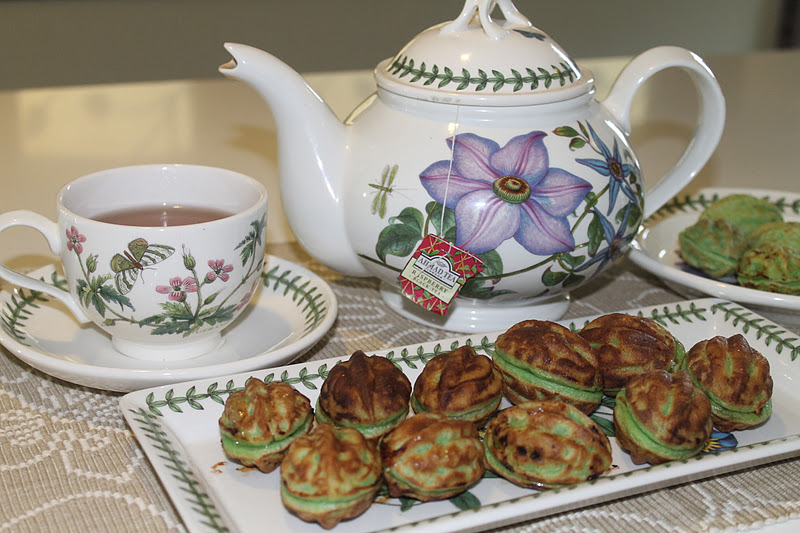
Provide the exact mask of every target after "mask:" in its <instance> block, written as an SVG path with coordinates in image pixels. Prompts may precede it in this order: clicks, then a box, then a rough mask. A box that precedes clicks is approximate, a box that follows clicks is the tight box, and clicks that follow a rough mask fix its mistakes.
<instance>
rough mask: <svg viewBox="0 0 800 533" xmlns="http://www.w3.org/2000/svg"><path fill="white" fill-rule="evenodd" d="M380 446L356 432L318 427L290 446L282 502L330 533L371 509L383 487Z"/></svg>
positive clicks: (284, 464)
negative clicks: (378, 447)
mask: <svg viewBox="0 0 800 533" xmlns="http://www.w3.org/2000/svg"><path fill="white" fill-rule="evenodd" d="M382 480H383V478H382V476H381V458H380V453H379V452H378V449H377V446H376V444H375V442H374V441H369V440H367V439H366V438H364V436H363V435H362V434H361V432H359V431H358V430H355V429H353V428H346V427H335V426H334V425H332V424H328V423H323V424H318V425H317V426H316V427H315V428H314V429H313V430H312V431H311V432H310V433H308V434H306V435H303V436H301V437H300V438H298V439H297V440H295V441H294V442H292V444H291V446H289V450H288V451H287V453H286V456H285V457H284V458H283V462H281V501H282V502H283V505H284V506H285V507H286V508H287V509H288V510H289V511H291V512H292V513H294V514H296V515H297V516H298V517H299V518H300V519H302V520H305V521H306V522H317V523H319V525H321V526H322V527H324V528H326V529H330V528H332V527H334V526H336V525H337V524H338V523H339V522H341V521H342V520H347V519H350V518H355V517H356V516H358V515H360V514H362V513H363V512H364V511H366V510H367V508H369V506H370V505H371V504H372V501H373V500H374V498H375V493H376V492H377V491H378V488H379V487H380V485H381V482H382Z"/></svg>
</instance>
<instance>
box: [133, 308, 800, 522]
mask: <svg viewBox="0 0 800 533" xmlns="http://www.w3.org/2000/svg"><path fill="white" fill-rule="evenodd" d="M627 312H629V313H632V314H640V315H642V316H646V317H648V318H653V319H655V320H657V321H658V322H660V323H661V324H662V325H664V326H665V327H667V328H668V329H669V330H670V332H672V334H673V335H675V336H676V337H677V338H678V339H679V340H681V341H682V342H683V344H684V345H685V346H686V349H687V350H688V349H689V348H691V346H693V345H694V344H695V343H696V342H698V341H700V340H703V339H707V338H711V337H714V336H717V335H722V336H725V337H730V336H732V335H735V334H737V333H741V334H742V335H744V336H745V337H746V338H747V340H748V342H749V343H750V344H751V346H753V347H754V348H756V349H757V350H759V351H760V352H761V353H762V354H763V355H764V356H765V357H767V359H768V360H769V362H770V366H771V374H772V377H773V380H774V393H773V414H772V417H771V418H770V419H769V420H768V421H767V422H766V423H765V424H763V425H761V426H759V427H757V428H754V429H750V430H745V431H737V432H735V433H734V434H733V435H734V436H735V437H736V439H737V440H738V445H737V447H736V448H734V449H728V450H723V451H720V452H717V453H709V454H702V455H699V456H697V457H695V458H692V459H689V460H685V461H674V462H671V463H668V464H665V465H660V466H649V465H635V464H633V463H632V462H631V461H630V458H629V456H628V455H627V454H625V453H624V452H622V451H621V450H620V449H619V447H618V446H617V444H616V441H615V439H614V438H611V442H612V446H613V449H614V453H613V465H614V466H613V467H612V470H611V472H609V473H608V474H605V475H603V476H601V477H600V478H599V479H597V480H594V481H590V482H585V483H580V484H577V485H574V486H571V487H568V488H562V489H557V490H549V491H542V492H539V491H535V490H528V489H522V488H519V487H517V486H515V485H512V484H511V483H509V482H507V481H505V480H503V479H500V478H484V479H482V480H481V481H480V483H478V485H477V486H475V487H473V488H472V489H470V491H469V494H467V495H466V496H467V497H462V498H458V499H456V500H454V501H450V500H447V501H443V502H431V503H424V504H422V503H418V502H416V503H415V504H414V505H412V506H410V507H409V506H408V505H407V504H408V502H407V501H406V502H401V501H400V500H397V499H389V498H382V499H381V501H380V502H376V503H375V504H373V505H372V506H371V507H370V509H369V510H368V511H367V512H366V513H364V514H363V515H361V516H360V517H358V518H355V519H353V520H350V521H347V522H344V523H342V524H340V525H338V526H337V527H336V528H335V529H338V530H341V531H347V532H348V533H357V532H373V531H404V530H413V531H416V532H431V531H437V532H442V531H473V530H480V529H486V528H489V527H493V526H499V525H503V524H509V523H513V522H517V521H522V520H526V519H531V518H536V517H542V516H546V515H549V514H554V513H557V512H562V511H565V510H570V509H577V508H579V507H584V506H588V505H592V504H596V503H600V502H603V501H607V500H611V499H615V498H620V497H625V496H630V495H633V494H637V493H641V492H645V491H650V490H654V489H658V488H662V487H666V486H669V485H674V484H677V483H682V482H687V481H693V480H697V479H701V478H704V477H708V476H712V475H716V474H721V473H725V472H730V471H734V470H739V469H743V468H747V467H750V466H754V465H757V464H763V463H767V462H771V461H777V460H780V459H784V458H787V457H791V456H795V455H797V454H798V451H800V417H798V416H796V410H797V406H798V405H800V388H798V387H797V383H798V382H800V362H796V361H795V359H797V357H798V356H800V340H798V336H797V335H795V334H793V333H791V332H789V331H786V330H785V329H783V328H781V327H780V326H778V325H776V324H774V323H773V322H770V321H769V320H767V319H765V318H763V317H761V316H760V315H757V314H755V313H754V312H752V311H750V310H748V309H746V308H744V307H742V306H741V305H739V304H735V303H732V302H728V301H724V300H718V299H711V298H708V299H700V300H690V301H685V302H680V303H675V304H670V305H662V306H657V307H648V308H643V309H633V310H628V311H627ZM592 318H594V317H585V318H580V319H575V320H572V321H563V322H562V323H563V324H565V325H567V326H569V327H571V328H573V329H576V330H577V329H581V328H582V327H583V326H584V325H585V324H586V323H587V322H588V321H589V320H591V319H592ZM509 326H511V324H509ZM496 337H497V334H479V335H470V336H463V337H457V338H453V339H447V340H443V341H439V342H433V343H425V344H420V345H412V346H405V347H399V348H393V349H390V350H383V351H380V352H374V353H369V355H373V354H380V355H384V356H386V357H389V358H390V359H392V360H393V361H395V362H396V363H397V365H398V366H399V367H400V368H401V369H402V370H403V371H404V372H405V373H406V374H407V375H408V377H409V379H410V380H411V382H412V383H413V382H414V380H415V379H416V377H417V376H418V375H419V373H420V372H421V370H422V367H423V366H424V365H425V363H426V362H427V361H428V360H429V359H430V358H431V357H433V356H434V355H435V354H437V353H441V352H445V351H449V350H452V349H455V348H456V347H458V346H461V345H464V344H467V343H469V344H472V345H473V347H475V349H476V351H478V352H479V353H486V350H487V348H492V347H493V344H494V341H495V339H496ZM348 357H349V354H345V355H343V357H341V358H338V359H327V360H322V361H310V362H306V363H301V364H295V365H290V366H285V367H280V368H274V369H268V370H262V371H256V372H250V373H245V374H237V375H233V376H225V377H220V378H217V379H204V380H196V381H191V382H186V383H181V384H177V385H168V386H162V387H157V388H152V389H147V390H143V391H137V392H133V393H130V394H127V395H126V396H124V397H123V398H122V399H121V400H120V407H121V409H122V411H123V413H124V416H125V418H126V420H127V422H128V424H129V425H130V427H131V429H132V430H133V432H134V434H135V435H136V437H137V438H138V439H139V442H140V444H141V446H142V448H143V450H144V452H145V454H146V455H147V457H148V459H149V460H150V462H151V463H152V464H153V467H154V468H155V471H156V473H157V474H158V476H159V477H160V479H161V481H162V483H163V485H164V488H165V489H166V491H167V493H168V494H169V496H170V498H171V499H172V501H173V503H174V504H175V507H176V508H177V510H178V512H179V513H180V515H181V517H182V518H183V520H184V522H185V524H186V526H187V528H188V529H189V531H191V532H193V533H198V532H206V531H252V530H254V529H256V528H257V529H259V530H265V531H266V530H269V531H270V532H271V533H279V532H300V533H302V532H315V533H320V532H322V531H324V530H323V529H322V528H321V527H320V526H318V525H316V524H310V523H306V522H303V521H301V520H300V519H298V518H297V517H295V516H293V515H291V514H290V513H289V512H287V511H286V510H285V508H284V507H283V505H282V504H281V499H280V493H279V485H280V473H279V472H278V471H275V472H273V473H271V474H264V473H262V472H259V471H258V470H255V469H250V468H243V467H241V465H239V464H237V463H235V462H233V461H231V460H229V459H228V458H227V457H226V456H225V455H224V453H223V452H222V448H221V446H220V439H219V429H218V426H217V421H218V419H219V416H220V414H221V413H222V409H223V404H224V402H225V399H226V398H227V397H228V395H229V394H230V393H231V392H233V391H234V390H238V389H240V388H242V387H244V384H245V382H246V381H247V379H248V378H249V377H251V376H255V377H257V378H259V379H263V380H265V381H269V380H273V381H274V380H281V381H285V382H288V383H290V384H292V385H293V386H294V387H295V388H296V389H297V390H299V391H300V392H302V393H303V394H305V395H306V396H308V398H309V399H310V400H311V403H312V405H314V403H315V401H316V398H317V394H318V391H319V388H320V386H321V385H322V382H323V381H324V379H325V376H327V372H328V371H329V370H330V369H331V368H332V367H333V365H334V364H336V362H337V361H340V360H343V359H347V358H348ZM506 405H507V404H506ZM597 416H599V417H601V418H605V419H606V420H610V418H611V412H610V411H609V410H608V408H607V407H601V409H600V411H599V412H598V415H597Z"/></svg>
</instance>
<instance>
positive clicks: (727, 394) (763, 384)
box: [682, 335, 772, 432]
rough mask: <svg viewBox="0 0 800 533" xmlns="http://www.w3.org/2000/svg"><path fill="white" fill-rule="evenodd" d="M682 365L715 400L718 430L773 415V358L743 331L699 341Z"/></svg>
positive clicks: (713, 413)
mask: <svg viewBox="0 0 800 533" xmlns="http://www.w3.org/2000/svg"><path fill="white" fill-rule="evenodd" d="M682 366H683V368H685V369H686V370H687V371H688V372H689V374H690V375H691V376H692V380H693V381H694V383H695V385H697V386H698V387H700V389H702V391H703V392H705V393H706V395H707V396H708V399H709V400H711V417H712V419H713V420H714V427H716V428H717V429H718V430H720V431H725V432H730V431H735V430H738V429H747V428H749V427H752V426H756V425H758V424H761V423H762V422H764V421H765V420H767V419H768V418H769V417H770V415H771V413H772V376H771V375H770V369H769V361H767V359H766V357H764V356H763V355H761V354H760V353H759V352H758V351H757V350H755V349H754V348H753V347H752V346H750V344H749V343H748V342H747V339H745V338H744V337H743V336H742V335H734V336H733V337H730V338H725V337H721V336H719V337H714V338H712V339H708V340H703V341H700V342H698V343H697V344H695V345H694V346H692V348H691V349H690V350H689V352H688V353H687V354H686V359H685V360H684V362H683V365H682Z"/></svg>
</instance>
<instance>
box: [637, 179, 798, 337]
mask: <svg viewBox="0 0 800 533" xmlns="http://www.w3.org/2000/svg"><path fill="white" fill-rule="evenodd" d="M736 193H745V194H751V195H753V196H756V197H759V198H766V199H768V200H769V201H771V202H773V203H775V204H776V205H777V206H778V207H780V208H781V210H782V211H783V216H784V220H787V221H800V194H792V193H789V192H782V191H769V190H761V189H732V188H710V189H703V190H701V191H700V192H698V193H697V194H694V195H691V196H684V197H675V198H673V199H672V200H671V201H670V202H668V203H667V204H666V205H664V206H663V207H662V208H661V209H659V210H658V211H657V212H656V213H655V214H653V216H651V217H650V218H649V219H648V220H647V221H646V222H645V224H644V227H643V229H642V230H641V231H640V232H639V235H638V236H637V237H636V238H635V239H634V240H633V242H632V243H631V250H630V252H629V253H630V258H631V261H633V262H634V263H636V264H637V265H639V266H640V267H642V268H644V269H645V270H647V271H649V272H651V273H653V274H655V275H656V276H658V277H660V278H662V279H663V280H664V281H665V282H666V283H667V284H669V285H670V286H671V287H673V288H674V289H675V290H677V291H678V292H679V293H681V294H683V295H685V296H687V297H696V296H697V295H707V296H713V297H716V298H723V299H726V300H731V301H734V302H738V303H741V304H744V305H747V306H750V307H753V308H755V309H758V311H759V312H761V313H763V314H765V315H767V316H769V317H770V318H773V319H775V320H777V321H779V322H782V323H792V324H795V323H800V296H791V295H786V294H777V293H772V292H766V291H759V290H756V289H748V288H747V287H740V286H739V285H737V284H736V280H735V279H733V277H731V278H730V279H727V278H726V279H725V280H715V279H711V278H709V277H707V276H705V275H704V274H702V273H701V272H699V271H697V270H694V269H692V268H691V267H689V266H688V265H687V264H686V263H684V262H683V260H682V259H681V257H680V254H679V246H678V234H679V233H680V232H681V231H682V230H683V229H685V228H687V227H689V226H691V225H692V224H694V223H695V222H696V221H697V218H698V217H699V216H700V213H702V212H703V210H704V209H705V208H706V207H707V206H708V205H709V204H711V203H712V202H713V201H714V200H716V199H717V198H722V197H724V196H728V195H730V194H736Z"/></svg>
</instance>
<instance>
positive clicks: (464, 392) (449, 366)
mask: <svg viewBox="0 0 800 533" xmlns="http://www.w3.org/2000/svg"><path fill="white" fill-rule="evenodd" d="M502 398H503V378H502V377H501V376H500V372H499V371H498V370H497V369H496V368H495V366H494V364H493V363H492V360H491V359H490V358H489V357H487V356H485V355H482V354H478V353H476V352H475V350H474V349H473V348H472V346H469V345H465V346H462V347H460V348H458V349H456V350H453V351H452V352H445V353H440V354H438V355H436V356H435V357H434V358H433V359H431V360H430V361H428V364H426V365H425V368H424V369H423V370H422V372H421V373H420V375H419V376H418V377H417V380H416V381H415V382H414V393H413V394H412V396H411V406H412V407H413V408H414V412H416V413H427V412H435V413H441V414H443V415H445V416H448V417H450V418H453V419H456V420H467V421H469V422H473V423H474V424H476V425H477V426H481V425H482V424H484V423H485V422H486V420H488V419H489V417H491V416H492V415H493V414H494V413H495V411H497V408H498V406H499V405H500V401H501V400H502Z"/></svg>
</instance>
